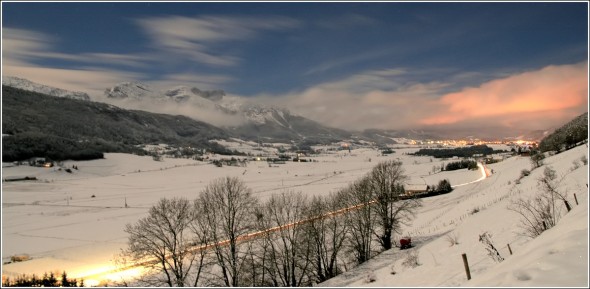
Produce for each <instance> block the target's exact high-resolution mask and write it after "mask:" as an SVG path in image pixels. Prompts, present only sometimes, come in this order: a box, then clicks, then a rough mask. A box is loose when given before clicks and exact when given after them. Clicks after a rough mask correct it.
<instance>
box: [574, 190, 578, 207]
mask: <svg viewBox="0 0 590 289" xmlns="http://www.w3.org/2000/svg"><path fill="white" fill-rule="evenodd" d="M574 200H576V206H577V205H578V197H577V196H576V193H574Z"/></svg>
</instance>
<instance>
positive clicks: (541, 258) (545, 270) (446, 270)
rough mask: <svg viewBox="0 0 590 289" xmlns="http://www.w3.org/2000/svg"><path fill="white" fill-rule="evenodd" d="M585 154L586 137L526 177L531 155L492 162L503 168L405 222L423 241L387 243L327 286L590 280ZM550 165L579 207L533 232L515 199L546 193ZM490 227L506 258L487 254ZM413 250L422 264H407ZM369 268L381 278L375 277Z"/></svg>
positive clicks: (435, 200)
mask: <svg viewBox="0 0 590 289" xmlns="http://www.w3.org/2000/svg"><path fill="white" fill-rule="evenodd" d="M584 157H585V158H586V159H587V158H588V148H587V147H586V146H585V145H582V146H578V147H576V148H574V149H571V150H569V151H565V152H562V153H560V154H557V155H554V156H549V157H548V158H546V159H545V160H544V163H545V164H544V166H542V167H540V168H537V169H535V170H532V171H531V174H530V175H529V176H527V177H524V178H522V179H521V180H520V181H519V182H520V183H519V184H517V182H516V180H517V179H518V178H519V176H520V172H521V170H523V169H530V168H531V164H530V160H529V158H528V157H511V158H509V159H506V160H504V161H502V162H499V163H496V164H492V165H489V168H490V169H493V170H494V172H495V173H494V174H493V175H492V176H491V177H489V178H487V179H485V180H483V181H481V182H478V183H476V184H473V185H468V186H461V187H457V188H456V189H455V190H454V191H453V192H452V193H450V194H447V195H442V196H437V197H432V198H427V199H424V206H423V207H422V208H421V209H420V210H419V212H418V213H417V217H416V219H415V220H414V221H413V222H412V224H411V225H410V226H407V227H404V228H403V229H402V230H403V231H404V234H409V235H410V236H412V241H413V242H414V243H415V245H416V246H415V248H412V249H410V250H403V251H402V250H400V249H399V248H394V249H392V250H388V251H385V252H383V253H381V254H380V255H378V256H377V257H375V258H374V259H372V260H370V261H368V262H366V263H364V264H362V265H360V266H358V267H356V268H353V269H352V270H350V271H348V272H344V273H343V274H341V275H339V276H337V277H335V278H333V279H330V280H328V281H326V282H324V283H322V284H319V286H329V287H392V286H394V287H457V286H465V287H489V286H499V287H547V286H549V287H564V286H576V287H588V187H587V184H588V165H584V164H583V162H582V160H581V159H582V158H584ZM576 163H577V165H576ZM547 166H550V167H551V168H553V169H554V170H555V171H556V172H557V175H558V176H559V179H560V183H559V186H558V190H559V191H560V192H561V193H564V192H565V193H567V198H568V200H569V202H570V204H572V207H573V209H572V211H571V212H569V213H567V214H564V215H563V216H562V218H561V219H560V220H559V222H558V224H557V225H556V226H555V227H553V228H551V229H549V230H547V231H545V232H543V233H542V234H541V235H540V236H538V237H537V238H535V239H530V238H529V237H526V236H524V235H523V229H522V228H521V227H520V225H519V223H520V221H521V217H520V216H519V215H518V214H517V213H515V212H514V211H511V210H510V209H509V207H510V206H511V203H512V202H513V201H514V200H517V199H519V198H523V199H530V198H532V197H533V196H535V195H536V194H538V193H539V191H540V189H539V187H538V184H537V183H538V179H539V178H540V177H541V176H542V175H543V171H544V169H545V167H547ZM574 194H575V195H576V198H577V202H578V204H576V201H575V199H574ZM559 205H561V203H559ZM563 210H564V211H565V208H563ZM484 232H488V233H489V234H490V235H491V236H492V238H491V240H492V242H493V245H494V246H495V247H496V249H497V250H498V252H499V253H500V255H501V256H502V257H503V258H504V261H502V262H495V261H493V259H492V258H491V257H490V256H489V255H488V254H487V251H486V247H485V246H484V245H483V244H482V243H481V242H480V241H479V236H480V235H481V234H483V233H484ZM508 246H510V249H511V250H512V253H513V254H511V253H510V250H509V248H508ZM462 254H466V256H467V259H468V263H469V267H470V273H471V277H472V279H471V280H467V277H466V273H465V270H464V265H463V260H462ZM412 255H414V256H416V257H417V259H416V260H417V265H416V266H409V265H408V263H406V264H404V262H406V261H407V260H409V259H411V256H412ZM414 264H415V263H414ZM394 273H395V274H394ZM367 276H371V277H372V279H374V281H373V282H368V281H367V280H368V278H367Z"/></svg>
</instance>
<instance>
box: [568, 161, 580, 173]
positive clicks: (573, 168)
mask: <svg viewBox="0 0 590 289" xmlns="http://www.w3.org/2000/svg"><path fill="white" fill-rule="evenodd" d="M579 168H580V163H578V160H573V161H572V168H571V169H570V170H571V171H575V170H577V169H579Z"/></svg>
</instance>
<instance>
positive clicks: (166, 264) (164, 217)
mask: <svg viewBox="0 0 590 289" xmlns="http://www.w3.org/2000/svg"><path fill="white" fill-rule="evenodd" d="M192 219H193V211H192V208H191V205H190V202H189V201H188V200H187V199H184V198H174V199H166V198H162V199H160V201H158V203H156V204H155V205H154V206H153V207H152V208H151V209H150V210H149V213H148V216H147V217H144V218H142V219H140V220H139V221H138V222H137V223H135V224H127V226H126V228H125V232H127V233H128V234H129V239H128V243H129V245H128V248H127V249H126V250H125V251H124V252H123V253H124V255H125V256H126V257H128V258H130V259H131V261H133V262H135V263H138V262H141V264H142V266H143V267H145V268H147V269H149V272H148V273H147V274H145V275H144V276H142V279H141V280H140V281H143V282H144V283H147V284H148V285H155V286H161V284H167V285H168V286H171V287H172V286H179V287H181V286H185V285H190V284H187V283H186V281H187V278H188V276H189V275H190V274H191V269H193V266H194V265H195V264H196V262H195V260H196V259H197V258H196V255H195V254H194V253H193V252H191V250H190V248H191V246H192V244H193V240H192V236H191V234H190V230H189V224H190V223H191V221H192ZM197 266H198V265H197Z"/></svg>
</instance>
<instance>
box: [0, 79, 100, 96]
mask: <svg viewBox="0 0 590 289" xmlns="http://www.w3.org/2000/svg"><path fill="white" fill-rule="evenodd" d="M2 85H6V86H10V87H14V88H19V89H23V90H28V91H33V92H38V93H43V94H48V95H52V96H57V97H67V98H72V99H80V100H90V96H88V94H87V93H84V92H80V91H69V90H65V89H61V88H56V87H51V86H48V85H43V84H39V83H36V82H32V81H30V80H27V79H24V78H19V77H14V76H4V77H2Z"/></svg>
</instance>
